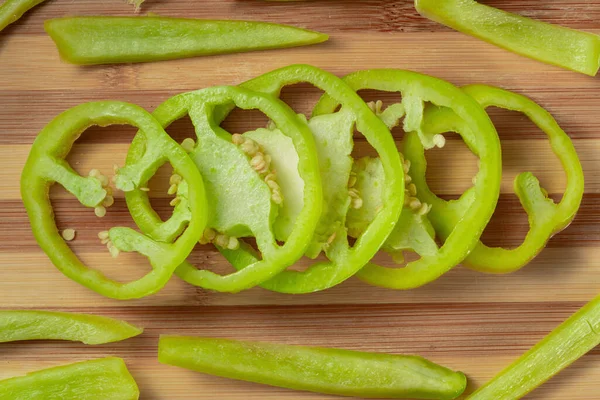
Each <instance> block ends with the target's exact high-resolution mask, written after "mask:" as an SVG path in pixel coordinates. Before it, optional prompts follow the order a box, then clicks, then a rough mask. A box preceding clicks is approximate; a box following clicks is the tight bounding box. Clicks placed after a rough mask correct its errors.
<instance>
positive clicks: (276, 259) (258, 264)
mask: <svg viewBox="0 0 600 400" xmlns="http://www.w3.org/2000/svg"><path fill="white" fill-rule="evenodd" d="M232 102H233V103H234V104H235V105H237V106H238V107H240V108H243V109H258V110H261V111H262V112H264V113H265V114H266V115H267V116H268V117H269V118H271V120H273V122H274V123H275V125H276V126H277V127H278V128H279V129H281V130H282V131H283V132H284V133H285V134H286V135H288V136H289V137H290V138H291V139H292V141H293V143H294V146H295V148H296V149H297V150H298V154H299V155H300V158H299V173H300V176H301V178H302V179H303V181H304V184H305V192H304V206H303V208H302V210H301V212H300V214H299V215H298V218H297V220H296V225H295V227H294V230H293V232H292V233H291V235H290V236H289V238H288V240H287V241H286V242H285V244H283V245H281V246H280V245H278V244H277V243H276V241H275V238H274V237H273V233H272V231H271V229H270V226H269V225H267V227H266V230H267V231H265V228H264V226H259V227H258V228H257V229H255V231H254V232H252V233H253V234H256V237H257V245H258V247H259V249H260V250H261V253H262V259H259V258H255V259H253V260H252V262H251V263H249V264H248V265H246V268H244V269H243V270H240V271H237V272H235V273H232V274H229V275H225V276H222V275H218V274H216V273H214V272H211V271H208V270H198V269H197V268H196V267H194V266H193V265H191V264H190V263H188V262H184V263H182V264H181V266H180V267H179V268H178V269H177V275H178V276H179V277H181V278H182V279H184V280H185V281H187V282H188V283H191V284H193V285H196V286H200V287H203V288H206V289H212V290H217V291H222V292H238V291H241V290H244V289H248V288H251V287H253V286H256V285H257V284H260V283H262V282H264V281H265V280H267V279H269V278H271V277H273V276H275V275H277V274H278V273H280V272H281V271H282V270H284V269H285V268H287V267H288V266H290V265H292V264H294V263H295V262H296V261H297V260H298V259H300V258H301V257H302V255H303V254H304V252H305V251H306V249H307V247H308V245H309V243H310V239H311V237H312V233H313V232H314V230H315V227H316V224H317V222H318V220H319V217H320V215H321V207H322V191H321V177H320V175H319V167H318V160H317V158H316V149H315V145H314V141H313V139H312V135H311V133H310V131H309V130H308V127H307V126H306V124H304V123H303V122H302V121H301V120H300V118H298V116H297V115H296V114H295V113H294V112H293V110H291V109H290V108H289V107H288V106H287V105H286V104H285V103H283V102H281V101H280V100H279V99H277V98H274V97H272V96H270V95H267V94H264V93H258V92H254V91H251V90H249V89H245V88H240V87H225V86H223V87H215V88H208V89H204V90H199V91H196V92H190V93H185V94H182V95H179V96H175V97H173V98H171V99H169V100H167V101H166V102H165V103H163V104H161V105H160V106H159V107H158V108H157V109H156V110H155V112H154V117H155V118H156V119H157V120H158V121H159V122H160V123H161V124H162V125H163V126H165V127H166V126H168V125H169V124H171V123H172V122H173V121H175V120H177V119H179V118H181V117H183V116H185V115H186V114H188V113H189V115H190V118H191V119H192V122H193V124H194V125H195V127H196V132H197V134H198V145H197V147H196V148H195V149H194V150H193V151H192V153H191V157H192V159H196V164H197V165H202V166H201V168H207V169H217V168H219V165H206V166H204V165H203V162H202V160H200V159H199V157H203V156H207V157H208V156H209V155H208V154H204V155H203V153H202V152H203V151H205V150H204V149H203V148H202V147H203V146H208V145H209V143H211V141H214V140H225V141H227V143H228V144H229V145H231V146H233V144H232V143H231V140H232V139H231V135H230V134H229V133H228V132H226V131H224V130H223V129H221V128H220V127H219V126H218V124H216V123H215V122H214V119H213V111H214V109H215V107H218V106H222V105H227V104H230V103H232ZM149 147H150V144H148V145H145V146H144V144H143V142H142V141H141V140H139V139H136V140H134V142H133V143H132V146H131V148H130V151H129V155H128V161H132V162H134V161H135V160H137V158H138V157H139V154H138V153H139V151H140V149H143V148H149ZM240 154H242V153H241V152H240ZM242 155H243V154H242ZM243 164H244V165H245V166H246V167H248V161H247V160H246V159H244V160H243ZM229 168H232V166H230V165H229V166H227V168H221V169H229ZM252 172H253V173H254V171H252ZM207 174H208V175H211V176H212V174H213V173H211V172H210V171H207ZM206 179H207V185H209V180H210V179H211V177H209V176H206ZM261 183H262V184H263V185H264V182H261ZM229 184H230V185H231V184H234V185H235V184H236V183H235V181H234V182H233V183H229ZM238 184H239V185H243V183H241V182H240V183H238ZM265 188H266V185H265ZM209 195H210V193H209ZM126 198H127V203H128V206H129V208H130V210H132V211H134V212H133V213H132V216H133V219H134V221H135V222H136V223H137V224H138V226H139V227H140V229H141V230H142V231H143V232H150V233H152V232H156V231H161V226H163V225H162V224H163V223H162V221H161V220H160V218H159V217H158V215H157V214H156V212H155V211H154V210H153V209H152V206H151V205H150V202H149V199H148V196H147V194H146V193H145V192H143V191H140V190H136V191H133V192H131V193H128V194H127V197H126ZM234 201H236V202H238V203H239V207H242V214H244V210H246V209H245V208H243V207H244V201H243V199H239V198H236V199H234ZM266 201H267V202H270V197H267V200H266ZM214 207H218V204H217V205H214ZM224 212H226V210H225V211H224ZM247 213H248V214H249V215H250V216H252V215H253V214H252V213H253V211H252V210H251V209H248V210H247ZM224 217H225V218H227V216H224ZM211 218H214V216H212V217H211ZM265 219H267V218H265ZM168 222H169V221H167V222H166V223H168ZM264 222H266V223H268V222H269V221H268V220H266V221H264ZM245 223H247V224H248V225H249V226H250V225H254V226H257V223H253V222H252V221H249V222H245V221H241V222H237V223H236V222H231V223H230V224H229V225H230V226H239V225H241V224H245ZM261 223H262V221H261ZM166 231H168V230H166ZM175 234H176V232H174V231H171V232H170V233H169V234H165V235H162V237H161V238H160V239H161V240H165V241H169V240H172V239H173V237H174V236H175ZM198 239H199V238H198ZM244 248H246V247H245V246H244ZM220 250H222V251H223V249H220Z"/></svg>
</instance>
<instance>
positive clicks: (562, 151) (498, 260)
mask: <svg viewBox="0 0 600 400" xmlns="http://www.w3.org/2000/svg"><path fill="white" fill-rule="evenodd" d="M463 90H464V91H465V92H466V93H467V94H468V95H470V96H471V97H473V98H474V99H475V100H477V102H479V104H481V105H482V106H483V107H484V108H487V107H490V106H493V107H500V108H504V109H508V110H513V111H519V112H522V113H524V114H525V115H526V116H527V117H528V118H529V119H530V120H531V121H532V122H533V123H534V124H535V125H537V126H538V127H539V128H540V129H542V130H543V131H544V132H545V133H546V134H547V135H548V139H549V140H550V145H551V147H552V151H553V152H554V154H556V156H557V157H558V159H559V160H560V162H561V164H562V166H563V168H564V170H565V173H566V176H567V186H566V189H565V194H564V196H563V198H562V199H561V201H560V202H559V203H558V204H555V203H554V201H553V200H552V199H550V198H548V195H547V193H546V192H545V191H544V190H543V189H542V188H541V187H540V183H539V181H538V179H537V178H536V177H535V176H534V175H533V174H531V173H530V172H525V173H521V174H519V175H518V176H517V177H516V178H515V181H514V187H515V192H516V194H517V196H518V197H519V200H520V201H521V204H522V205H523V208H524V209H525V211H526V212H527V215H528V216H529V226H530V230H529V232H528V233H527V236H526V237H525V240H524V241H523V243H522V244H521V245H520V246H519V247H517V248H514V249H510V250H509V249H503V248H499V247H494V248H491V247H488V246H486V245H484V244H483V243H480V244H478V245H477V246H476V247H475V248H474V249H473V251H472V252H471V254H469V256H468V257H467V258H466V259H465V261H464V265H466V266H468V267H469V268H472V269H475V270H477V271H482V272H490V273H507V272H513V271H516V270H518V269H520V268H522V267H523V266H525V265H526V264H527V263H528V262H529V261H531V260H532V259H533V258H534V257H535V256H536V255H537V254H538V253H539V252H540V251H541V250H543V248H544V247H545V245H546V243H547V242H548V240H549V239H550V238H551V237H552V236H553V235H554V234H556V233H558V232H560V231H561V230H563V229H564V228H566V227H567V226H568V225H569V224H570V223H571V221H572V220H573V218H574V217H575V214H576V213H577V210H579V205H580V204H581V199H582V197H583V191H584V177H583V170H582V167H581V163H580V161H579V158H578V157H577V152H576V150H575V147H574V146H573V143H572V142H571V139H570V138H569V136H568V135H567V134H566V133H565V132H564V131H563V130H562V129H561V128H560V126H558V124H557V123H556V121H555V120H554V118H553V117H552V115H550V113H548V111H546V110H544V109H543V108H542V107H540V106H539V105H538V104H536V103H535V102H533V101H531V100H530V99H528V98H527V97H524V96H521V95H519V94H516V93H512V92H509V91H506V90H502V89H499V88H495V87H491V86H484V85H472V86H466V87H464V88H463ZM419 178H422V177H421V176H420V177H419ZM421 183H422V184H426V182H425V181H422V182H421ZM442 224H444V223H443V222H442ZM435 225H436V229H437V227H438V225H440V224H437V223H435ZM444 225H445V224H444ZM440 230H441V231H442V232H447V231H448V229H447V227H444V228H443V229H440Z"/></svg>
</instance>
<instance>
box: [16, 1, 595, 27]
mask: <svg viewBox="0 0 600 400" xmlns="http://www.w3.org/2000/svg"><path fill="white" fill-rule="evenodd" d="M124 3H125V2H124V1H119V0H111V1H106V2H102V3H98V2H94V1H93V0H83V1H79V2H77V3H71V2H69V1H65V0H57V1H53V2H49V3H45V4H43V5H42V6H38V7H37V8H36V9H35V10H34V11H32V12H30V13H29V14H28V15H27V16H26V19H25V22H26V23H21V24H19V25H18V27H15V28H13V31H12V32H11V33H13V34H40V33H42V32H43V28H42V27H43V21H44V20H45V19H49V18H59V17H63V16H67V15H98V14H106V13H110V14H112V15H125V16H131V15H132V14H133V9H132V7H131V6H128V5H126V4H124ZM485 3H486V4H488V5H490V6H493V7H497V8H500V9H503V10H505V11H509V12H514V13H519V14H522V15H525V16H527V17H530V18H538V19H541V20H543V21H546V22H551V23H555V24H562V25H566V26H569V27H571V28H575V29H594V28H597V27H598V26H597V24H596V22H597V21H598V19H599V18H600V11H598V8H597V7H596V4H595V3H594V0H583V1H582V0H567V1H565V0H562V1H559V0H551V1H545V2H539V1H519V2H515V1H511V0H490V1H486V2H485ZM145 12H153V13H157V14H159V15H165V16H171V17H183V18H191V17H194V18H206V19H228V18H235V19H247V20H256V21H272V22H278V23H287V24H294V25H296V26H301V27H306V28H309V29H315V30H321V31H324V32H327V33H334V32H340V31H341V32H358V33H364V32H423V31H445V30H446V28H444V27H443V26H441V25H439V24H436V23H434V22H432V21H429V20H427V19H425V18H423V17H421V16H420V15H419V14H418V13H417V12H416V10H415V8H414V6H413V4H412V3H411V2H410V1H403V0H353V1H344V0H327V1H319V2H311V1H304V2H295V3H277V2H271V3H265V2H262V1H260V0H204V1H202V2H201V3H198V4H196V5H194V6H193V7H190V5H189V3H188V2H187V1H185V0H171V1H169V2H168V3H165V2H161V1H153V0H147V1H146V2H145V4H144V6H143V8H142V13H145ZM357 16H360V17H357ZM350 21H352V22H351V23H350Z"/></svg>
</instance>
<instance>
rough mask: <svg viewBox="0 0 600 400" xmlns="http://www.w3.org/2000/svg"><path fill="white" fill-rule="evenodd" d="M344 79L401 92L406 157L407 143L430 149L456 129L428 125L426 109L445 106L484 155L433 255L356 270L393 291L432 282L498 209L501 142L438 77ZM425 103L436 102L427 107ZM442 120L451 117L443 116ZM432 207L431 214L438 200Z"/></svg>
mask: <svg viewBox="0 0 600 400" xmlns="http://www.w3.org/2000/svg"><path fill="white" fill-rule="evenodd" d="M344 81H345V82H346V83H347V84H348V85H349V86H350V87H351V88H352V89H354V90H356V91H358V90H361V89H374V90H381V91H386V92H400V93H401V94H402V104H403V107H402V109H398V107H397V106H396V105H394V106H393V107H396V110H395V109H393V108H392V111H394V115H396V117H401V116H403V115H404V113H405V114H406V115H405V118H404V130H405V132H407V133H406V136H405V143H404V147H403V150H404V155H405V157H406V158H407V159H408V160H410V161H413V160H412V159H411V152H409V151H407V142H410V141H412V142H415V143H418V144H419V145H420V146H421V147H420V148H421V149H422V148H423V147H422V146H423V144H422V143H425V145H426V147H432V146H434V145H435V144H436V141H439V139H437V140H436V135H438V134H441V133H444V132H448V131H456V130H457V129H455V128H454V127H453V126H452V124H447V125H446V126H445V128H446V129H445V130H441V129H440V130H436V131H432V130H430V129H428V126H427V124H428V122H427V121H428V115H429V114H428V110H431V109H434V110H445V111H448V114H452V112H450V110H452V111H453V112H454V113H456V114H457V115H458V116H459V119H460V120H461V121H464V124H465V125H466V126H467V127H468V128H469V129H461V130H460V131H459V132H458V133H460V134H461V136H462V138H463V140H464V141H465V143H466V144H467V146H468V147H469V149H471V151H472V152H473V153H475V155H477V156H478V157H479V158H480V160H481V162H480V170H479V172H478V174H477V181H476V183H475V185H474V187H473V188H471V189H470V190H469V198H470V200H471V201H470V202H469V203H468V204H464V217H463V218H462V219H461V220H460V221H458V222H457V223H456V224H455V225H454V229H453V231H452V233H451V234H449V235H448V236H447V238H446V240H445V242H444V244H443V246H442V247H441V248H439V250H437V251H436V252H435V253H433V254H430V252H427V254H421V258H420V259H418V260H416V261H412V262H409V263H408V264H407V265H406V266H405V267H404V268H387V267H383V266H378V265H375V264H368V265H367V266H366V267H365V268H363V269H362V270H360V271H359V272H358V273H357V276H358V277H359V278H360V279H362V280H364V281H366V282H368V283H370V284H373V285H376V286H382V287H386V288H392V289H412V288H416V287H419V286H422V285H424V284H426V283H429V282H432V281H433V280H435V279H437V278H439V277H440V276H441V275H443V274H444V273H446V272H447V271H449V270H450V269H452V268H453V267H454V266H456V265H457V264H459V263H460V262H461V261H462V260H463V259H464V258H465V257H466V256H467V255H468V254H469V252H470V251H471V250H472V249H473V248H474V247H475V245H476V244H477V243H478V241H479V237H480V236H481V233H482V232H483V230H484V228H485V226H486V225H487V223H488V222H489V220H490V218H491V216H492V214H493V212H494V209H495V207H496V203H497V201H498V197H499V195H500V182H501V177H502V161H501V159H502V157H501V149H500V140H499V138H498V135H497V133H496V129H495V128H494V125H493V124H492V122H491V121H490V119H489V117H488V116H487V114H486V113H485V111H484V110H483V109H482V108H481V106H479V104H478V103H477V102H476V101H474V100H473V99H472V98H471V97H470V96H468V95H466V94H465V93H463V92H462V91H461V90H460V89H458V88H456V87H455V86H453V85H451V84H450V83H448V82H445V81H442V80H440V79H437V78H433V77H429V76H425V75H422V74H418V73H415V72H410V71H401V70H369V71H360V72H356V73H353V74H350V75H348V76H347V77H345V78H344ZM425 102H429V103H432V104H433V105H431V104H430V105H428V106H425ZM336 106H337V105H336V101H334V100H333V99H330V98H326V97H325V98H323V99H322V100H321V102H320V103H319V104H318V105H317V109H318V110H320V111H322V112H328V111H329V112H330V111H331V110H334V109H335V108H336ZM384 119H385V118H384ZM443 121H448V120H446V119H443ZM388 123H389V124H390V125H391V126H393V125H396V124H397V123H398V120H397V118H395V119H390V120H389V121H388ZM408 147H410V146H408ZM412 165H413V166H412V167H411V171H413V168H415V166H414V165H415V163H414V161H413V162H412ZM417 167H418V166H417ZM417 172H419V171H418V170H417ZM411 176H412V175H411ZM385 184H386V185H387V184H388V182H387V181H386V182H385ZM420 193H421V192H420V190H419V194H420ZM424 201H427V200H426V199H424ZM430 204H432V203H430ZM432 205H433V209H432V210H431V212H432V213H433V211H434V210H435V208H436V204H432ZM407 226H410V225H407ZM397 227H398V228H400V229H402V226H398V225H397ZM394 237H395V238H398V239H401V235H392V236H391V238H394ZM388 241H389V239H388ZM386 246H392V247H393V243H389V242H386Z"/></svg>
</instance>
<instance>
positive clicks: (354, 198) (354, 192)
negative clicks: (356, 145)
mask: <svg viewBox="0 0 600 400" xmlns="http://www.w3.org/2000/svg"><path fill="white" fill-rule="evenodd" d="M356 181H357V177H356V172H354V171H352V172H350V178H349V179H348V188H349V189H348V196H350V206H351V207H352V208H354V209H355V210H358V209H360V208H362V206H363V199H362V197H361V196H360V192H359V190H358V189H356V188H355V187H354V186H355V185H356Z"/></svg>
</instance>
